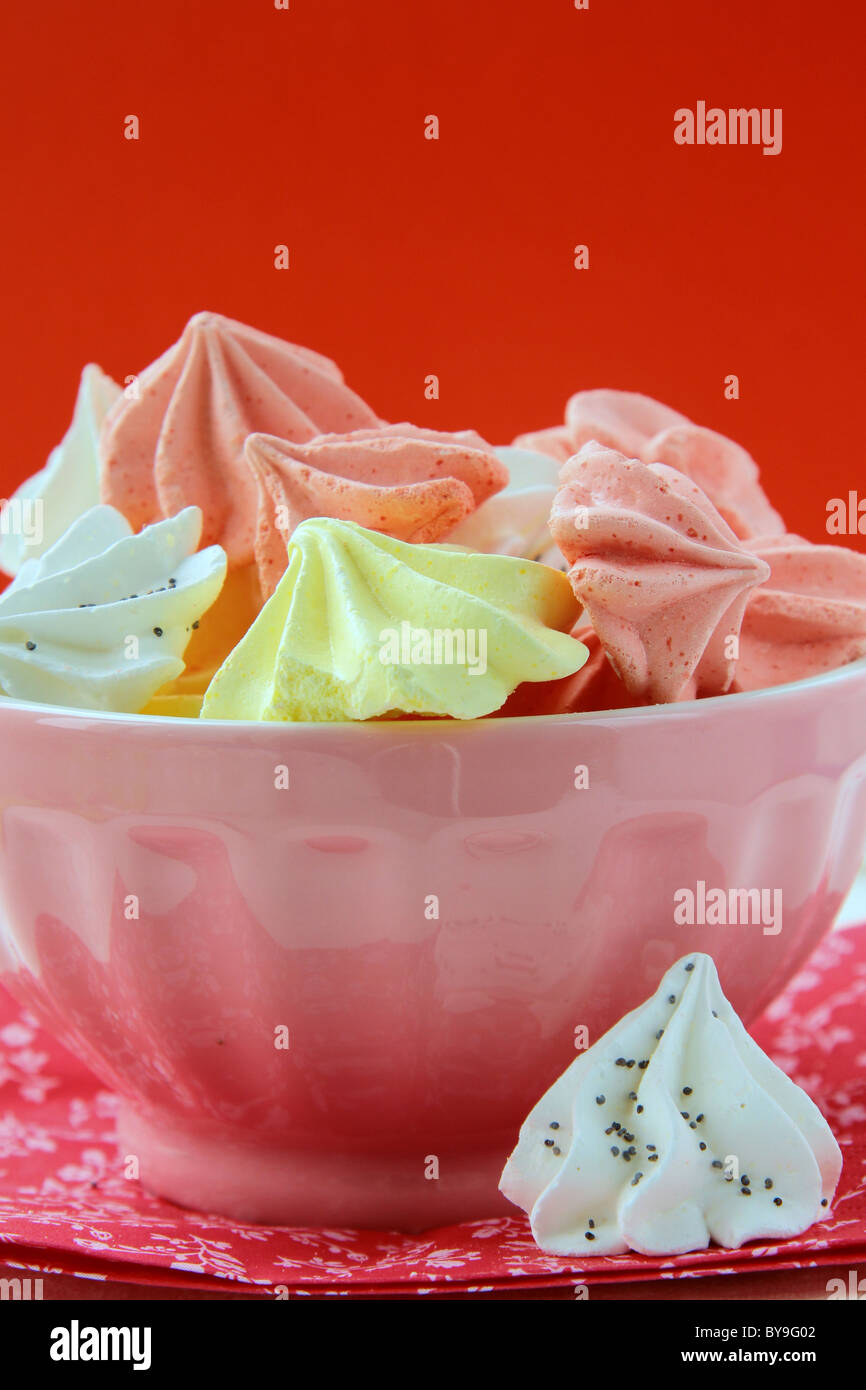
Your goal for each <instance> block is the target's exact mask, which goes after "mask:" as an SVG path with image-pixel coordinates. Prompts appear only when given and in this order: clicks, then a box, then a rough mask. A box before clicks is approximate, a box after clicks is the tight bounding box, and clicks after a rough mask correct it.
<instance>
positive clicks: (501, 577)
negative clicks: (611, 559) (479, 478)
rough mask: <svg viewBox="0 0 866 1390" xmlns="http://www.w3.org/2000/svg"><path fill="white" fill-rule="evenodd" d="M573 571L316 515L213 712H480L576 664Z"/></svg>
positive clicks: (226, 671)
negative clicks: (420, 541) (523, 685)
mask: <svg viewBox="0 0 866 1390" xmlns="http://www.w3.org/2000/svg"><path fill="white" fill-rule="evenodd" d="M578 611H579V610H578V607H577V604H576V602H575V599H574V595H573V594H572V592H571V586H570V585H569V582H568V579H567V578H566V576H565V575H564V574H562V573H561V572H560V571H558V570H554V569H550V568H549V567H548V566H547V565H537V564H533V563H532V562H531V561H529V560H518V559H515V558H513V557H512V556H508V555H481V554H477V553H475V552H473V551H469V550H463V549H461V548H459V547H456V546H450V545H414V544H409V543H407V542H405V541H398V540H394V539H393V538H392V537H390V536H385V535H382V534H381V533H380V532H378V531H370V530H366V529H365V528H364V527H361V526H357V525H356V524H355V523H354V522H351V521H335V520H333V519H332V518H328V517H316V518H313V519H311V520H309V521H304V522H302V523H301V525H300V526H299V527H298V528H297V530H296V531H295V532H294V534H293V536H292V539H291V541H290V543H289V564H288V568H287V570H286V572H285V574H284V575H283V577H282V579H281V580H280V582H279V584H278V585H277V587H276V590H275V591H274V593H273V594H272V595H271V597H270V598H269V599H268V601H267V603H266V604H265V606H264V608H263V609H262V611H261V613H260V614H259V616H258V617H257V618H256V620H255V622H254V623H253V625H252V627H251V628H250V630H249V632H248V633H247V634H246V636H245V637H243V638H242V639H241V641H240V642H239V644H238V645H237V647H236V648H235V649H234V651H233V652H231V654H230V655H229V657H228V658H227V659H226V661H225V662H224V663H223V665H222V666H221V667H220V669H219V670H218V671H217V673H216V675H215V676H214V678H213V681H212V682H211V684H210V685H209V686H208V689H207V691H206V693H205V698H204V704H203V706H202V718H205V719H209V718H210V719H271V720H310V721H320V720H359V719H377V718H382V717H396V716H398V715H400V714H404V715H405V714H408V715H416V716H426V715H439V716H442V715H449V716H451V717H452V718H455V719H477V718H480V717H481V716H482V715H485V714H489V713H490V712H491V711H492V710H495V709H498V708H499V707H500V706H501V705H502V704H503V703H504V701H505V699H506V697H507V696H508V695H509V694H510V692H511V691H512V690H514V688H515V687H516V686H517V685H518V684H520V682H521V681H548V680H555V679H557V678H558V677H560V676H565V675H569V674H570V673H571V672H573V671H577V670H578V669H579V668H580V667H581V666H582V665H583V662H584V661H585V660H586V656H587V651H586V647H584V646H583V644H582V643H581V642H578V641H577V640H576V639H575V638H573V637H570V636H569V635H568V631H569V629H570V628H571V627H572V626H573V625H574V622H575V621H576V618H577V615H578Z"/></svg>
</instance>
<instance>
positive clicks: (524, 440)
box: [512, 425, 577, 463]
mask: <svg viewBox="0 0 866 1390" xmlns="http://www.w3.org/2000/svg"><path fill="white" fill-rule="evenodd" d="M512 448H514V449H519V450H520V452H521V453H529V454H545V455H546V456H547V457H548V458H552V459H555V460H556V462H557V463H565V461H566V459H570V458H571V456H572V454H574V453H576V452H577V450H576V449H575V447H574V444H573V442H572V438H571V435H570V433H569V432H568V430H567V429H566V428H565V426H564V425H552V426H551V428H550V429H546V430H530V431H529V432H528V433H526V434H518V435H515V437H514V439H513V440H512Z"/></svg>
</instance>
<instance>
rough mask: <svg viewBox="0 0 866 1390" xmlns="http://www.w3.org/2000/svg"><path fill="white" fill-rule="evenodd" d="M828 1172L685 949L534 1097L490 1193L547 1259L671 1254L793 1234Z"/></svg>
mask: <svg viewBox="0 0 866 1390" xmlns="http://www.w3.org/2000/svg"><path fill="white" fill-rule="evenodd" d="M841 1169H842V1155H841V1153H840V1151H839V1146H838V1144H837V1143H836V1140H835V1139H834V1138H833V1135H832V1133H831V1131H830V1128H829V1126H828V1125H827V1122H826V1120H825V1119H824V1117H823V1115H822V1114H821V1112H820V1110H819V1109H818V1107H817V1106H816V1105H815V1104H814V1103H813V1102H812V1100H811V1099H810V1098H809V1096H807V1095H806V1092H805V1091H803V1090H801V1089H800V1087H799V1086H797V1085H795V1083H794V1082H793V1081H791V1079H790V1078H789V1077H788V1076H786V1075H785V1073H784V1072H783V1071H781V1070H780V1069H779V1067H777V1066H776V1065H775V1063H774V1062H772V1061H771V1060H770V1058H769V1057H768V1056H767V1055H766V1053H764V1052H762V1051H761V1049H760V1048H759V1047H758V1045H757V1043H755V1042H754V1041H753V1039H752V1038H751V1037H750V1036H749V1034H748V1033H747V1032H746V1030H745V1028H744V1027H743V1025H742V1023H741V1022H740V1020H739V1018H738V1017H737V1014H736V1012H735V1011H734V1009H733V1008H732V1006H731V1005H730V1003H729V1002H728V1000H727V999H726V998H725V996H724V994H723V993H722V990H721V986H720V984H719V977H718V974H717V972H716V967H715V964H714V962H713V960H712V958H711V957H710V956H708V955H703V954H702V953H700V952H694V953H692V954H690V955H687V956H683V957H682V959H681V960H679V961H677V963H676V964H675V965H673V966H671V968H670V970H668V972H667V973H666V974H665V975H664V977H663V978H662V981H661V983H660V985H659V987H658V989H657V990H656V992H655V994H654V995H653V996H652V997H651V998H650V999H648V1000H647V1001H646V1003H644V1004H642V1005H641V1006H640V1007H639V1008H637V1009H634V1010H633V1011H632V1012H631V1013H628V1014H626V1015H625V1017H624V1018H622V1019H621V1020H620V1022H619V1023H617V1024H616V1025H615V1026H614V1027H613V1028H611V1029H610V1031H609V1032H607V1033H605V1034H604V1035H603V1037H601V1038H599V1040H598V1041H597V1042H596V1043H595V1044H594V1045H593V1046H592V1047H590V1048H589V1049H588V1050H587V1051H586V1052H582V1053H581V1054H580V1056H579V1057H577V1059H576V1060H575V1061H573V1062H572V1063H571V1065H570V1066H569V1067H568V1068H567V1070H566V1071H565V1072H564V1073H563V1074H562V1076H561V1077H560V1078H559V1080H558V1081H555V1082H554V1084H553V1085H552V1086H551V1088H550V1090H549V1091H547V1093H546V1094H545V1095H544V1096H542V1098H541V1100H540V1101H539V1102H538V1104H537V1105H536V1106H535V1108H534V1109H533V1110H532V1111H531V1113H530V1115H529V1117H528V1118H527V1120H526V1121H525V1123H524V1124H523V1126H522V1128H521V1130H520V1137H519V1139H518V1142H517V1147H516V1148H515V1150H514V1152H513V1153H512V1155H511V1157H510V1158H509V1160H508V1162H507V1164H506V1165H505V1170H504V1172H503V1174H502V1179H501V1182H500V1188H501V1191H502V1192H503V1193H504V1194H505V1196H506V1197H508V1198H509V1200H510V1201H512V1202H514V1203H516V1205H517V1206H519V1207H522V1208H523V1210H524V1211H526V1212H527V1213H528V1214H529V1219H530V1224H531V1227H532V1234H533V1236H534V1237H535V1240H536V1242H537V1243H538V1245H539V1246H540V1247H541V1249H542V1250H545V1251H547V1252H549V1253H550V1254H553V1255H581V1256H583V1255H619V1254H623V1253H624V1252H625V1251H626V1250H635V1251H637V1252H638V1253H640V1254H643V1255H679V1254H685V1253H686V1252H687V1251H689V1250H703V1249H705V1248H706V1247H707V1246H708V1245H709V1244H710V1241H715V1242H716V1243H717V1244H718V1245H721V1246H724V1247H726V1248H728V1249H738V1248H739V1247H740V1246H741V1245H744V1244H745V1243H746V1242H747V1241H749V1240H755V1239H758V1238H768V1239H771V1240H784V1239H788V1238H790V1237H792V1236H795V1235H800V1234H801V1233H802V1232H803V1231H805V1230H808V1228H809V1227H810V1226H812V1225H813V1224H814V1223H815V1222H816V1221H819V1220H821V1218H822V1216H823V1215H824V1213H825V1209H826V1208H827V1207H828V1206H829V1203H830V1202H831V1201H832V1198H833V1194H834V1192H835V1190H836V1185H837V1183H838V1181H839V1175H840V1173H841Z"/></svg>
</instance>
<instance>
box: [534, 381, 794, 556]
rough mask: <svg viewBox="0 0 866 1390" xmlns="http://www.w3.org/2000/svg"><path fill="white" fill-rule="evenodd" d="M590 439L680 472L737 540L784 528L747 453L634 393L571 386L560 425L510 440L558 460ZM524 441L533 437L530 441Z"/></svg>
mask: <svg viewBox="0 0 866 1390" xmlns="http://www.w3.org/2000/svg"><path fill="white" fill-rule="evenodd" d="M591 440H595V442H596V443H598V444H602V445H604V446H605V448H608V449H615V450H616V451H617V452H619V453H622V454H625V455H626V457H627V458H636V459H640V460H641V462H642V463H666V464H668V465H669V466H670V467H672V468H676V469H677V471H678V472H680V473H685V474H686V476H687V477H689V478H691V479H692V482H694V483H697V485H698V487H699V488H701V490H702V491H703V492H705V493H706V494H707V496H708V497H709V499H710V501H711V502H712V503H713V505H714V506H715V507H716V509H717V510H718V511H719V512H720V513H721V515H722V516H723V517H724V519H725V521H727V523H728V525H729V526H730V527H731V529H732V530H733V531H734V533H735V535H737V536H739V537H740V539H741V540H742V539H746V538H748V537H749V536H759V535H778V534H780V533H781V532H783V531H784V529H785V524H784V522H783V521H782V518H781V517H780V516H779V513H778V512H777V511H776V510H775V508H774V507H773V506H771V504H770V502H769V500H768V498H767V496H766V493H765V492H764V490H763V488H762V487H761V484H760V481H759V474H758V465H757V464H756V463H755V460H754V459H753V458H752V456H751V454H749V453H747V452H746V450H745V449H743V448H741V447H740V445H739V444H735V443H734V441H733V440H732V439H728V438H727V437H726V436H725V435H723V434H717V433H716V431H715V430H708V429H703V428H702V427H701V426H700V425H695V424H693V423H692V421H691V420H689V419H688V417H687V416H685V415H682V414H681V413H680V412H679V411H678V410H673V409H672V408H671V407H670V406H667V405H663V404H662V402H661V401H656V400H653V399H652V397H651V396H642V395H641V394H640V393H639V392H637V391H610V390H607V389H602V390H595V391H578V392H577V393H576V394H575V395H573V396H572V397H571V398H570V400H569V401H568V403H567V405H566V407H565V425H564V426H559V427H557V428H554V429H552V430H542V431H539V432H538V433H537V434H535V435H521V436H519V437H518V439H517V440H515V443H521V444H525V446H526V447H528V448H538V449H541V450H542V452H545V453H549V454H550V455H551V456H552V457H553V458H557V459H559V460H560V462H565V460H566V458H567V457H569V456H570V455H572V454H576V453H577V452H578V451H579V450H580V449H582V448H583V446H584V444H588V443H589V442H590V441H591ZM530 441H535V442H534V443H531V442H530Z"/></svg>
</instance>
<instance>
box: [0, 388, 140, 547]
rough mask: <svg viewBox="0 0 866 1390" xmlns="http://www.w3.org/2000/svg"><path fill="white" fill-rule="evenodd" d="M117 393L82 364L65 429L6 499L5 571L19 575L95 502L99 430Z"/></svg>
mask: <svg viewBox="0 0 866 1390" xmlns="http://www.w3.org/2000/svg"><path fill="white" fill-rule="evenodd" d="M119 396H120V387H119V386H118V385H117V383H116V382H114V381H112V379H111V377H110V376H106V374H105V372H103V371H102V369H101V368H100V367H97V366H96V365H95V363H92V362H91V363H90V364H89V365H88V366H86V367H85V368H84V371H83V372H82V373H81V382H80V384H79V387H78V396H77V398H76V401H75V410H74V412H73V415H72V423H71V424H70V426H69V429H68V430H67V431H66V434H65V435H64V436H63V439H62V440H61V441H60V443H59V444H58V445H57V446H56V447H55V448H54V449H52V451H51V453H50V454H49V456H48V462H47V463H46V464H45V467H44V468H41V469H40V470H39V472H38V473H34V475H33V477H32V478H28V479H27V480H26V482H23V483H22V484H21V486H20V487H19V488H18V489H17V490H16V492H15V493H13V495H12V497H11V498H10V499H9V502H8V503H7V509H8V510H6V517H5V518H4V524H0V569H3V570H5V571H6V573H7V574H17V573H18V571H19V569H20V568H21V566H22V565H23V564H24V563H25V561H27V560H36V559H38V558H39V556H40V555H44V554H45V552H46V550H48V549H49V547H50V546H52V545H53V544H54V542H55V541H57V540H59V539H60V537H61V536H62V535H63V533H64V531H65V530H66V529H67V527H69V526H70V525H71V524H72V522H73V521H75V520H76V518H77V517H79V516H81V515H82V513H83V512H86V511H88V510H89V509H90V508H91V507H95V506H96V505H97V503H98V502H99V431H100V429H101V427H102V422H103V420H104V419H105V416H106V414H107V413H108V410H109V409H110V407H111V406H112V405H113V404H114V402H115V401H116V400H117V399H118V398H119ZM16 512H17V513H18V515H17V517H16ZM22 520H25V521H26V522H27V524H26V525H22ZM31 522H33V523H36V525H35V526H34V525H31Z"/></svg>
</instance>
